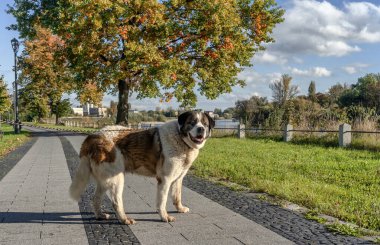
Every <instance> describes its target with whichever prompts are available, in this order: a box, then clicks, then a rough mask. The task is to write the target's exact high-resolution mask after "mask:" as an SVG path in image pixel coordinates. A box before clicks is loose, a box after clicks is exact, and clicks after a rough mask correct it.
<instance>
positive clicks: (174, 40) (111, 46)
mask: <svg viewBox="0 0 380 245" xmlns="http://www.w3.org/2000/svg"><path fill="white" fill-rule="evenodd" d="M48 2H49V3H50V2H51V5H48V6H49V8H48V9H43V10H41V9H38V5H36V4H35V3H34V1H33V0H17V4H16V5H17V6H19V7H20V8H17V6H16V7H14V8H13V9H12V11H13V12H12V11H11V12H12V13H13V14H14V15H15V16H16V18H18V17H19V16H24V17H25V16H27V17H28V19H33V18H34V17H35V18H34V21H36V22H37V21H38V20H39V19H42V20H44V22H43V23H44V28H47V29H49V30H50V31H51V32H52V33H53V34H54V35H53V34H52V35H50V36H49V39H47V41H48V42H49V43H50V44H53V46H54V47H62V48H63V49H64V54H65V55H64V56H65V58H67V65H68V66H69V68H70V72H71V74H73V76H74V80H72V83H74V84H75V86H74V87H76V89H77V90H81V89H83V88H86V84H88V83H89V81H91V83H92V84H96V87H97V88H98V90H96V89H94V88H93V87H91V86H94V85H91V86H90V85H88V86H87V87H88V88H90V87H91V88H92V90H93V91H107V90H108V91H109V90H112V91H115V90H117V91H118V93H119V104H120V105H119V106H118V108H119V111H118V113H119V112H120V111H122V110H124V112H123V113H124V115H119V114H118V122H120V121H124V122H126V120H127V118H126V116H125V110H127V108H128V107H127V106H126V105H127V104H128V97H129V96H130V95H131V94H132V93H135V94H136V95H137V97H138V98H144V97H159V98H165V99H164V100H171V99H172V98H174V97H175V98H176V99H177V101H179V102H180V103H181V104H182V105H183V106H189V105H190V106H194V105H195V104H196V102H197V94H198V93H200V94H202V95H204V96H206V97H207V98H209V99H215V98H217V97H218V96H219V95H220V94H223V93H228V92H230V91H231V88H232V87H233V86H236V85H241V86H243V85H244V81H241V80H239V79H238V78H237V75H238V73H239V72H241V71H242V70H243V69H244V67H246V66H249V65H250V60H251V58H252V56H254V55H255V53H256V52H257V51H258V50H260V49H263V48H264V47H263V44H264V43H268V42H272V41H274V40H273V39H272V38H271V37H270V33H271V32H272V30H273V28H274V27H275V25H276V24H277V23H280V22H281V21H282V20H283V19H282V16H283V13H284V11H283V10H282V9H281V8H279V7H277V6H276V2H275V1H274V0H223V1H222V0H208V1H204V0H202V1H201V0H190V1H189V0H164V1H158V0H146V1H141V0H115V1H109V0H103V1H95V0H89V1H81V0H69V1H66V0H65V1H64V0H58V1H52V0H51V1H48ZM23 4H24V5H23ZM28 4H30V5H33V6H34V7H33V8H35V9H37V10H39V11H37V10H35V9H34V10H33V11H31V12H27V11H25V6H29V5H28ZM21 6H23V7H24V9H23V8H21ZM41 8H42V7H41ZM49 16H50V17H49ZM51 16H54V18H53V17H51ZM24 19H25V18H24ZM49 20H50V21H49ZM18 23H19V25H20V26H19V27H18V28H19V29H20V30H21V29H22V30H24V31H25V32H24V33H23V36H26V37H29V38H31V37H32V36H33V35H34V32H30V33H28V31H27V30H28V29H27V28H22V27H24V26H23V21H22V20H21V19H18ZM16 29H17V28H16ZM37 33H38V31H37ZM29 34H30V35H29ZM58 37H60V38H58ZM55 57H56V56H54V55H52V54H46V58H47V59H46V60H51V59H52V58H53V59H55ZM31 58H32V57H31ZM58 59H59V57H58ZM39 65H41V66H44V64H42V63H41V64H39ZM64 65H66V63H65V64H64ZM121 81H123V82H121ZM89 86H90V87H89ZM196 91H199V92H196ZM168 95H170V96H168ZM120 113H121V112H120Z"/></svg>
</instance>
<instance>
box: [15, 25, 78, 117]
mask: <svg viewBox="0 0 380 245" xmlns="http://www.w3.org/2000/svg"><path fill="white" fill-rule="evenodd" d="M35 29H36V35H35V38H34V39H32V40H30V41H26V42H25V51H24V55H23V57H22V59H21V67H22V74H21V79H20V80H21V81H22V85H23V86H25V88H24V92H25V93H26V94H33V95H35V96H36V97H37V98H41V99H42V98H43V101H45V100H47V101H48V104H49V106H50V108H51V111H53V110H57V108H56V107H57V106H59V104H60V103H61V99H62V95H63V93H65V92H68V91H70V89H72V85H73V84H72V83H71V82H70V78H71V74H70V73H69V72H68V69H67V60H66V57H65V54H64V52H63V50H64V45H65V44H64V41H63V40H61V39H60V37H58V36H57V35H54V34H52V32H51V31H50V30H49V29H46V28H42V27H40V26H36V27H35ZM28 89H29V90H31V91H27V90H28ZM25 99H27V98H26V97H25ZM55 115H56V123H58V119H59V113H58V114H55Z"/></svg>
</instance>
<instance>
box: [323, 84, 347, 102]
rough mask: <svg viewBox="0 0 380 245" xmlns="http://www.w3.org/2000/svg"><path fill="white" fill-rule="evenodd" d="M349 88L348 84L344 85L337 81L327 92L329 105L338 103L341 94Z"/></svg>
mask: <svg viewBox="0 0 380 245" xmlns="http://www.w3.org/2000/svg"><path fill="white" fill-rule="evenodd" d="M347 89H348V86H347V85H346V84H344V85H342V84H340V83H337V84H335V85H333V86H331V87H330V88H329V91H328V92H327V95H328V97H329V105H330V106H331V105H333V104H336V103H338V101H339V98H340V96H341V95H342V94H343V92H344V91H345V90H347Z"/></svg>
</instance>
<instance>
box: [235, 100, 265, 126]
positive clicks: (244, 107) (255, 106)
mask: <svg viewBox="0 0 380 245" xmlns="http://www.w3.org/2000/svg"><path fill="white" fill-rule="evenodd" d="M267 104H268V101H267V98H265V97H260V96H252V97H251V98H250V99H248V100H239V101H237V102H236V104H235V106H236V109H235V114H236V115H237V116H238V117H239V118H240V120H241V121H242V122H243V123H245V124H246V125H247V126H252V125H259V124H261V122H262V121H264V120H265V118H266V116H265V115H264V114H265V106H266V105H267Z"/></svg>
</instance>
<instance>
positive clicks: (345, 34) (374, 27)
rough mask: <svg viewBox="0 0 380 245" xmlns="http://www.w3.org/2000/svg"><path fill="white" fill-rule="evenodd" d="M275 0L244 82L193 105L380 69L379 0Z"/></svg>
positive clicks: (7, 56)
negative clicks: (263, 44)
mask: <svg viewBox="0 0 380 245" xmlns="http://www.w3.org/2000/svg"><path fill="white" fill-rule="evenodd" d="M12 2H13V1H11V0H1V1H0V11H1V12H0V35H1V39H0V54H1V60H0V65H1V66H0V74H3V75H4V76H5V80H6V82H7V83H8V84H9V88H10V85H11V83H12V81H13V79H14V75H13V73H12V71H11V70H12V66H13V52H12V49H11V44H10V40H11V39H12V38H13V37H17V33H14V32H11V31H7V30H6V29H5V27H6V26H8V25H9V24H11V23H13V22H14V19H13V17H12V16H9V15H7V14H6V13H5V9H6V4H7V3H9V4H12ZM277 2H278V3H279V5H280V6H282V7H284V8H285V9H286V14H285V22H283V23H282V24H280V25H278V26H277V27H276V29H275V31H274V33H273V36H274V37H275V39H276V42H275V43H273V44H269V45H268V46H267V50H266V51H265V52H261V53H258V54H257V55H255V56H254V57H253V59H252V63H253V67H250V68H246V69H245V70H244V71H243V72H242V73H240V74H239V78H241V79H244V80H246V83H247V86H245V87H244V88H240V87H236V88H234V89H233V91H232V93H230V94H225V95H221V96H220V97H219V98H218V99H217V100H213V101H210V100H207V99H206V98H204V97H201V96H199V97H198V104H197V108H202V109H205V110H213V109H214V108H215V107H217V108H222V109H225V108H227V107H232V106H234V104H235V102H236V101H237V100H241V99H247V98H249V97H251V96H252V95H259V96H266V97H268V99H271V90H270V89H269V84H270V83H271V82H273V81H275V80H277V79H279V77H280V76H281V74H289V75H290V76H292V77H293V81H292V82H293V84H294V85H297V86H299V93H300V94H306V93H307V88H308V86H309V84H310V81H315V82H316V88H317V91H318V92H326V91H327V90H328V88H329V87H331V86H332V85H334V84H336V83H338V82H339V83H347V84H352V83H355V82H356V81H357V79H358V78H359V77H362V76H364V75H365V74H367V73H379V72H380V59H379V57H380V0H367V1H358V0H355V1H349V0H347V1H338V0H330V1H321V0H319V1H317V0H278V1H277ZM72 97H75V96H72ZM111 99H113V100H117V99H116V98H115V97H112V96H110V95H106V96H105V98H104V102H103V104H104V105H105V106H108V105H109V101H110V100H111ZM73 102H74V101H73ZM74 104H77V102H74ZM131 104H132V108H135V109H155V108H156V107H161V108H166V107H168V106H172V107H173V108H177V107H178V104H177V103H176V102H175V101H172V102H170V103H160V102H159V99H144V100H136V99H134V98H132V99H131Z"/></svg>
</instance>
